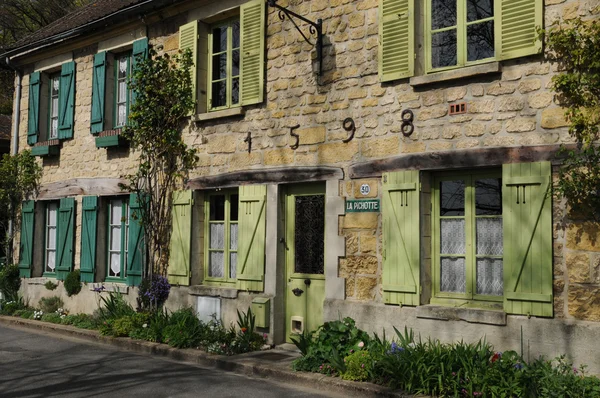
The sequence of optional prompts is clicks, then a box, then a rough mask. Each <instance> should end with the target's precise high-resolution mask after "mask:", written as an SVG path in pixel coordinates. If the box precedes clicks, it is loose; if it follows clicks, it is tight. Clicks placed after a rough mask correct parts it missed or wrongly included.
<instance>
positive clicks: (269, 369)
mask: <svg viewBox="0 0 600 398" xmlns="http://www.w3.org/2000/svg"><path fill="white" fill-rule="evenodd" d="M0 324H4V325H7V326H11V325H12V326H17V327H24V328H28V329H37V330H41V331H45V332H50V333H54V334H57V335H62V336H70V337H75V338H79V339H84V340H88V341H92V342H95V343H100V344H106V345H110V346H112V347H116V348H119V349H121V350H126V351H131V352H136V353H140V354H146V355H156V356H161V357H165V358H169V359H172V360H176V361H182V362H190V363H195V364H198V365H201V366H204V367H212V368H215V369H219V370H223V371H227V372H233V373H237V374H243V375H246V376H254V377H261V378H266V379H271V380H275V381H277V382H279V383H285V384H294V385H297V386H307V385H309V386H311V387H312V388H315V389H319V390H324V391H331V392H338V393H345V394H348V395H349V396H360V397H394V398H408V397H414V396H413V395H408V394H404V393H402V392H398V391H394V390H391V389H390V388H387V387H382V386H379V385H377V384H372V383H360V382H352V381H346V380H342V379H340V378H337V377H329V376H325V375H321V374H316V373H305V372H296V371H293V370H292V369H291V366H290V365H291V361H292V360H293V359H294V358H295V356H292V355H290V359H289V360H286V361H285V362H284V361H278V362H267V361H264V360H260V358H258V357H259V356H260V355H261V353H262V352H261V351H258V352H251V353H247V354H241V355H234V356H231V357H225V356H218V355H213V354H208V353H206V352H204V351H200V350H195V349H177V348H172V347H169V346H168V345H166V344H160V343H152V342H149V341H141V340H133V339H130V338H128V337H109V336H102V335H100V333H99V332H97V331H95V330H87V329H79V328H76V327H74V326H67V325H59V324H54V323H49V322H41V321H34V320H30V319H22V318H15V317H10V316H0ZM273 351H274V352H279V353H287V354H290V353H289V352H285V351H282V350H277V349H275V350H273ZM282 365H284V366H282Z"/></svg>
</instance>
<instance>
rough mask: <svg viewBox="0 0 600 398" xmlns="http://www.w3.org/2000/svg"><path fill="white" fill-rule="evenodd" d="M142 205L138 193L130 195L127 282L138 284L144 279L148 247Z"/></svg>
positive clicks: (132, 284) (131, 284) (133, 284)
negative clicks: (145, 243) (145, 240)
mask: <svg viewBox="0 0 600 398" xmlns="http://www.w3.org/2000/svg"><path fill="white" fill-rule="evenodd" d="M141 211H142V206H141V203H140V202H139V200H138V195H137V194H136V193H132V194H131V195H129V237H128V239H129V245H128V247H127V251H128V253H127V284H128V285H130V286H137V285H139V284H140V282H141V281H142V270H143V266H144V258H145V257H146V256H145V250H146V247H145V245H144V227H143V226H142V215H141V213H140V212H141Z"/></svg>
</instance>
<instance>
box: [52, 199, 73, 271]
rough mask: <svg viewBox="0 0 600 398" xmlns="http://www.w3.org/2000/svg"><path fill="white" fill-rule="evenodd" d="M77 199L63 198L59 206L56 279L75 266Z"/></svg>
mask: <svg viewBox="0 0 600 398" xmlns="http://www.w3.org/2000/svg"><path fill="white" fill-rule="evenodd" d="M74 229H75V199H74V198H63V199H61V200H60V205H59V208H58V223H57V226H56V232H57V234H56V235H57V238H56V279H60V280H63V279H65V277H66V276H67V274H68V273H69V272H71V270H72V268H73V239H74V235H73V233H74Z"/></svg>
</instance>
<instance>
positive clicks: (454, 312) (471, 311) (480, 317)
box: [416, 305, 506, 326]
mask: <svg viewBox="0 0 600 398" xmlns="http://www.w3.org/2000/svg"><path fill="white" fill-rule="evenodd" d="M416 315H417V318H424V319H436V320H440V321H465V322H469V323H483V324H487V325H499V326H505V325H506V312H504V311H502V310H492V309H479V308H464V307H443V306H437V305H422V306H419V307H417V308H416Z"/></svg>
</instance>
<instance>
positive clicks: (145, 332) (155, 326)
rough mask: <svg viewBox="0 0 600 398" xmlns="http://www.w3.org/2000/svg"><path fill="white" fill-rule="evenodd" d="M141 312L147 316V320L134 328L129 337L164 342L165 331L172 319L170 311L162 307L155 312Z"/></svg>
mask: <svg viewBox="0 0 600 398" xmlns="http://www.w3.org/2000/svg"><path fill="white" fill-rule="evenodd" d="M140 314H141V315H144V316H145V318H146V322H144V323H142V324H141V325H138V327H136V328H135V329H134V330H132V331H131V333H130V334H129V337H131V338H133V339H138V340H146V341H153V342H157V343H160V342H162V341H163V331H164V330H165V329H166V327H167V326H168V325H169V322H170V320H171V316H170V315H169V313H168V312H167V311H166V310H162V309H160V310H157V311H154V312H150V313H140ZM144 325H145V326H144Z"/></svg>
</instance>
